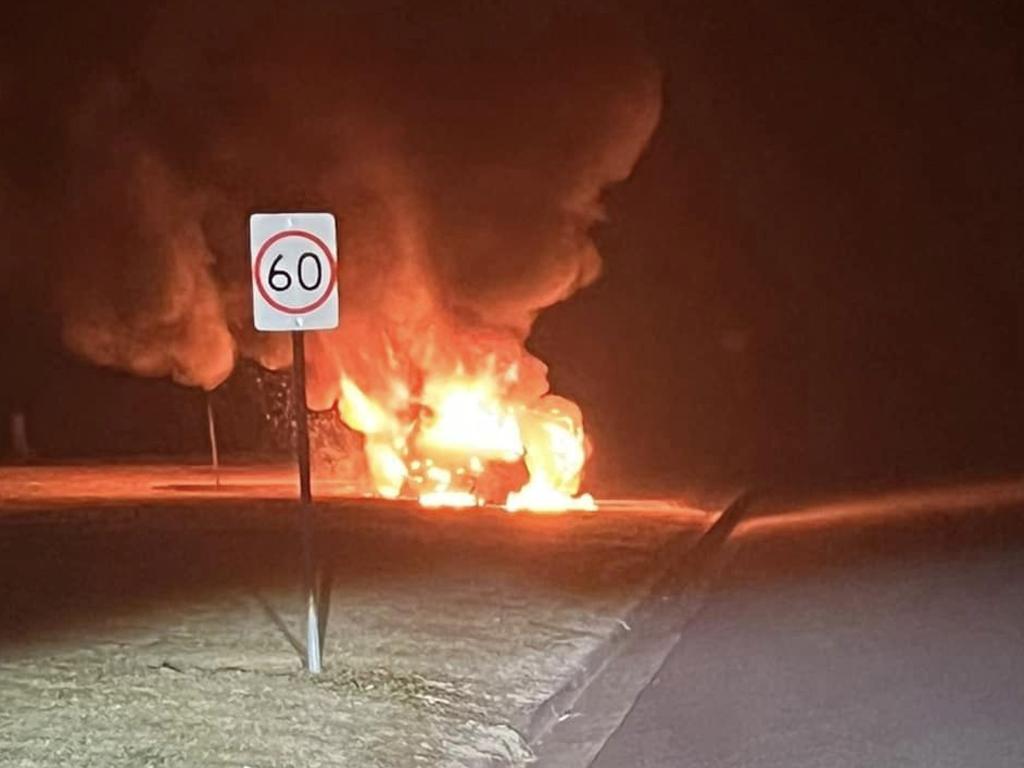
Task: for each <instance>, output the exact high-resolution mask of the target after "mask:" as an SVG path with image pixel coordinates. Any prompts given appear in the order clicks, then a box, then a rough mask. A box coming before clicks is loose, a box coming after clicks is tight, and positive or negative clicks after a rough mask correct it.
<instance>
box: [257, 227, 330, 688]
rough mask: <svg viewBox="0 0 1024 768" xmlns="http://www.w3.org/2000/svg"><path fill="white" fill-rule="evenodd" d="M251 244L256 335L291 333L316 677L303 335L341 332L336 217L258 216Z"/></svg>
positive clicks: (310, 666) (309, 664) (310, 649)
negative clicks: (330, 330)
mask: <svg viewBox="0 0 1024 768" xmlns="http://www.w3.org/2000/svg"><path fill="white" fill-rule="evenodd" d="M249 241H250V245H251V250H252V303H253V322H254V324H255V325H256V329H257V330H259V331H289V332H290V333H291V334H292V403H293V410H294V412H295V453H296V456H297V458H298V464H299V518H300V525H301V528H302V571H303V582H304V584H303V587H304V591H305V598H306V669H307V670H309V671H310V672H312V673H314V674H316V673H319V672H320V670H321V668H322V663H321V661H322V659H321V648H320V618H319V613H320V612H319V606H318V605H317V600H318V597H317V594H318V590H317V564H316V557H315V555H316V552H315V548H314V546H313V543H314V542H313V533H314V532H313V523H314V513H313V512H314V511H313V493H312V488H311V484H310V471H309V421H308V416H307V413H306V344H305V336H304V335H303V334H304V333H305V332H306V331H314V330H326V329H329V328H337V327H338V305H339V300H338V290H337V287H338V280H337V269H338V265H337V258H336V256H335V253H336V252H337V244H338V238H337V230H336V226H335V221H334V216H333V215H331V214H329V213H254V214H253V215H252V216H251V217H249Z"/></svg>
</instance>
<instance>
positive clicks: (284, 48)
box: [58, 2, 660, 408]
mask: <svg viewBox="0 0 1024 768" xmlns="http://www.w3.org/2000/svg"><path fill="white" fill-rule="evenodd" d="M533 5H534V4H530V8H529V9H526V7H525V6H523V5H522V4H517V3H500V2H499V3H486V4H484V3H455V4H449V5H448V7H447V9H446V10H445V11H439V10H438V9H437V8H436V7H435V4H432V3H431V4H423V3H419V4H416V3H408V4H405V3H389V4H373V5H370V6H367V7H365V8H359V7H352V6H350V5H345V4H343V3H327V2H324V3H302V4H289V3H267V2H258V3H247V4H244V5H239V4H238V3H226V2H222V3H217V2H214V3H204V4H196V3H181V4H178V3H168V4H161V5H160V7H159V8H158V9H157V10H154V11H152V12H150V13H147V14H142V17H141V18H137V19H136V20H135V21H134V23H135V24H136V26H137V27H138V28H137V29H129V30H125V35H126V36H129V35H134V38H133V39H134V40H135V41H136V42H135V43H133V44H131V45H125V46H122V47H121V48H119V49H117V52H116V53H115V54H110V55H109V56H102V55H100V56H97V57H94V58H93V59H92V61H93V66H91V68H90V69H89V70H88V71H86V72H85V73H83V74H82V75H81V77H80V79H79V81H78V82H77V83H76V86H75V88H73V89H71V95H70V97H69V99H68V105H69V107H68V109H69V115H68V120H67V126H66V139H67V142H68V153H67V156H68V158H69V168H68V183H67V190H66V193H67V197H68V206H69V209H70V214H69V215H70V216H71V218H72V221H73V229H74V242H75V245H74V248H73V249H70V250H69V249H67V248H65V249H62V251H63V252H62V255H61V258H62V259H63V260H64V261H65V263H64V265H63V268H62V270H61V273H62V274H63V275H64V279H63V285H62V289H61V291H60V294H59V297H58V301H59V307H60V311H61V321H62V327H63V334H64V338H65V340H66V343H67V344H68V346H69V347H70V348H71V349H73V350H75V351H76V352H78V353H80V354H82V355H84V356H86V357H87V358H89V359H91V360H94V361H95V362H97V363H100V364H102V365H109V366H116V367H119V368H124V369H128V370H131V371H134V372H136V373H140V374H144V375H153V376H162V375H170V376H173V377H174V378H175V379H176V380H178V381H180V382H182V383H186V384H193V385H197V386H202V387H206V388H212V387H215V386H216V385H217V384H219V383H220V382H221V381H223V380H224V379H225V378H226V377H227V376H228V375H229V374H230V372H231V369H232V366H233V364H234V360H235V359H236V355H238V354H242V355H245V356H249V357H252V358H254V359H256V360H258V361H260V362H261V363H262V364H264V365H266V366H268V367H281V366H283V365H287V364H288V363H289V357H290V350H289V347H288V344H287V339H286V337H285V338H282V336H280V335H275V334H257V333H255V332H254V331H253V330H251V303H250V296H249V279H248V243H247V242H246V237H247V229H246V223H247V215H248V214H249V213H250V212H254V211H274V210H328V211H332V212H334V213H335V214H336V215H337V217H338V223H339V251H340V258H341V273H340V286H341V292H342V324H341V327H340V328H339V329H338V330H337V331H333V332H325V333H320V334H316V335H315V338H313V339H311V342H310V352H309V356H310V361H309V362H310V372H309V373H310V382H311V387H310V405H311V406H313V407H316V408H324V407H329V406H330V405H331V404H332V403H333V402H334V401H336V399H337V398H338V394H339V386H340V384H339V382H340V372H341V371H343V370H344V371H345V372H346V373H348V374H349V375H351V376H353V377H354V378H355V379H356V380H357V381H370V382H372V381H373V380H374V375H375V370H376V369H378V368H380V367H381V366H390V367H392V368H393V367H395V366H407V367H409V368H410V372H409V376H410V377H415V369H417V368H421V367H423V366H425V365H429V364H430V362H431V361H430V359H428V358H432V357H436V356H438V355H444V354H445V349H446V347H447V346H449V345H450V344H452V343H455V340H456V339H457V340H458V343H459V344H460V345H462V346H463V347H465V346H466V345H469V346H470V347H472V346H473V345H480V346H481V348H484V347H486V348H487V349H488V350H490V351H492V352H496V353H497V354H498V356H499V357H503V356H504V357H508V358H522V364H523V367H524V370H525V371H526V373H527V375H525V376H524V379H523V381H524V383H523V385H522V386H524V387H528V388H533V389H535V390H536V393H535V394H536V395H537V396H539V395H540V394H543V392H544V391H545V390H546V376H545V371H544V369H543V365H542V364H540V363H539V361H535V360H533V359H532V358H527V357H526V356H525V352H524V351H523V347H522V342H523V341H524V340H525V338H526V336H527V334H528V333H529V329H530V325H531V323H532V321H533V318H534V317H535V316H536V314H537V312H538V311H540V310H541V309H543V308H544V307H546V306H549V305H550V304H552V303H554V302H557V301H560V300H562V299H564V298H565V297H567V296H569V295H570V294H571V293H572V292H573V291H575V290H576V289H578V288H579V287H581V286H583V285H586V284H587V283H589V282H591V281H592V280H594V279H595V278H596V277H597V275H598V273H599V271H600V259H599V256H598V254H597V252H596V250H595V247H594V244H593V242H592V240H591V238H590V236H589V234H588V231H589V229H590V228H591V226H592V225H593V224H594V223H595V222H596V221H597V220H598V219H600V217H601V215H602V211H601V204H600V196H601V192H602V190H603V189H604V188H605V187H606V186H607V185H609V184H611V183H613V182H616V181H619V180H622V179H624V178H626V177H627V176H628V175H629V173H630V171H631V169H632V167H633V165H634V164H635V162H636V160H637V158H638V156H639V154H640V153H641V151H642V150H643V148H644V146H645V144H646V142H647V141H648V139H649V137H650V135H651V133H652V132H653V130H654V127H655V125H656V122H657V119H658V113H659V108H660V84H659V78H658V73H657V71H656V69H655V67H654V66H653V64H652V63H651V61H650V60H649V58H648V57H647V55H646V54H645V52H644V50H643V45H642V44H641V41H640V40H639V39H638V36H637V35H635V34H633V33H632V32H631V31H630V30H629V28H628V25H626V24H625V23H624V19H623V17H622V16H621V14H619V13H618V12H616V11H614V10H613V9H610V8H604V7H602V6H600V5H598V6H594V5H593V4H589V5H587V7H586V8H585V9H584V7H583V6H582V5H579V6H577V5H574V4H569V3H559V4H554V5H551V6H549V7H547V8H546V9H538V8H535V7H533ZM371 386H372V384H371Z"/></svg>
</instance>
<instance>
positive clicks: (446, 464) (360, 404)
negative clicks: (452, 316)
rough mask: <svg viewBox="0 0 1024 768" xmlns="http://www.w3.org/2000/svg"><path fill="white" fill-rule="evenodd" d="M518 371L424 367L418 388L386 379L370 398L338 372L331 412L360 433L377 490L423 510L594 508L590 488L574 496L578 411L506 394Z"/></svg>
mask: <svg viewBox="0 0 1024 768" xmlns="http://www.w3.org/2000/svg"><path fill="white" fill-rule="evenodd" d="M518 373H519V372H518V366H516V365H514V364H513V365H508V366H505V367H504V368H502V367H500V366H498V365H497V364H496V363H495V360H494V359H493V358H488V359H487V360H486V361H485V364H484V365H483V366H482V367H481V368H480V369H479V370H477V371H475V372H472V373H471V372H468V371H467V370H466V369H465V368H464V367H463V366H462V365H461V364H456V365H455V366H454V367H453V369H452V370H451V371H450V372H449V373H447V374H442V373H440V372H432V373H425V374H424V375H423V376H422V379H421V381H420V383H419V386H417V387H415V390H416V391H415V392H414V391H413V389H414V388H412V387H409V386H407V385H406V384H405V383H404V382H403V381H401V380H397V379H396V380H392V381H389V382H386V383H385V386H383V387H380V388H379V391H380V393H381V394H379V395H378V396H377V397H371V396H370V395H368V394H367V393H366V392H365V391H364V390H363V389H361V388H360V387H359V386H358V385H357V384H356V383H355V382H354V381H353V380H351V379H349V378H347V377H346V378H344V379H343V380H342V383H341V400H340V402H339V405H338V410H339V413H340V414H341V417H342V419H343V420H344V421H345V423H346V424H348V426H350V427H351V428H352V429H355V430H357V431H359V432H361V433H362V434H363V436H364V439H365V443H364V450H365V454H366V461H367V466H368V469H369V474H370V478H371V480H372V482H373V485H374V488H375V489H376V491H377V493H379V494H380V495H381V496H385V497H387V498H396V497H398V496H411V497H414V498H416V499H417V500H418V501H419V502H420V504H422V505H423V506H426V507H473V506H479V505H481V504H485V503H500V502H504V504H505V507H506V509H508V510H509V511H517V510H534V511H543V512H561V511H564V510H570V509H596V504H595V503H594V500H593V498H592V497H591V496H590V495H589V494H584V495H582V496H579V495H577V494H578V493H579V486H580V479H581V476H582V473H583V466H584V464H585V462H586V459H587V456H588V453H589V447H588V444H587V440H586V436H585V434H584V432H583V423H582V416H581V414H580V410H579V408H578V407H577V406H576V405H575V403H572V402H571V401H569V400H566V399H565V398H562V397H557V396H555V395H544V396H541V397H539V398H535V399H533V400H532V402H531V401H529V400H528V399H527V398H525V397H523V396H521V395H516V394H513V393H514V392H515V391H516V387H515V385H516V383H517V378H518Z"/></svg>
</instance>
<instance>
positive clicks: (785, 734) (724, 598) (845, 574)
mask: <svg viewBox="0 0 1024 768" xmlns="http://www.w3.org/2000/svg"><path fill="white" fill-rule="evenodd" d="M1021 496H1022V494H1021V486H1020V484H1019V483H1004V484H991V485H989V486H981V487H977V488H973V489H971V488H968V489H941V488H940V489H936V490H933V491H930V492H928V493H905V494H902V495H900V494H896V495H889V496H887V497H879V498H875V499H867V500H866V501H865V500H859V501H858V500H851V501H847V502H840V503H831V504H821V505H809V506H807V507H806V508H804V509H802V510H800V509H797V510H796V511H793V512H790V513H787V514H779V515H775V516H766V517H764V518H762V519H755V520H753V521H751V522H750V523H748V524H745V525H742V526H741V527H739V528H738V529H737V530H735V531H734V533H733V535H732V536H731V537H730V541H729V544H728V548H729V551H728V552H727V556H728V557H729V558H730V559H729V563H728V565H727V566H726V567H725V569H724V571H723V572H722V574H721V575H720V577H719V578H718V580H717V583H716V584H715V586H714V587H713V588H712V590H711V592H710V593H709V594H708V595H707V597H706V599H705V601H704V604H703V607H702V609H701V610H700V611H699V612H698V613H697V614H696V615H695V616H694V617H693V618H692V619H691V620H690V621H689V622H688V623H687V624H686V626H685V628H684V629H683V631H682V632H681V634H680V637H679V641H678V642H677V643H676V645H675V647H674V649H673V650H672V651H671V653H670V654H669V655H668V657H667V659H665V662H664V665H663V667H662V668H661V670H660V671H659V672H658V674H657V675H656V676H655V678H654V679H653V681H652V682H651V683H650V685H648V686H647V687H646V688H645V689H644V690H643V692H642V693H641V694H640V696H639V698H638V699H637V700H636V701H635V704H634V705H633V706H632V708H631V710H630V711H629V713H628V715H627V716H626V718H625V720H624V721H623V722H622V724H621V726H620V727H619V728H618V729H617V730H616V731H615V732H614V733H612V734H611V736H610V738H608V739H607V741H606V743H604V744H603V747H602V748H601V749H600V751H599V753H598V755H597V758H596V760H594V761H593V763H592V765H593V766H594V768H669V767H672V768H675V767H677V766H678V767H680V768H757V767H761V766H763V767H764V768H811V767H812V766H813V767H814V768H847V767H849V768H854V767H857V768H864V767H871V766H878V767H879V768H901V767H905V768H947V767H948V768H1019V766H1022V765H1024V503H1021Z"/></svg>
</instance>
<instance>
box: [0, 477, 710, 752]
mask: <svg viewBox="0 0 1024 768" xmlns="http://www.w3.org/2000/svg"><path fill="white" fill-rule="evenodd" d="M133 472H135V474H133V475H131V478H130V479H129V480H126V481H125V482H126V483H128V484H129V485H131V487H133V488H136V490H137V491H138V492H136V493H134V494H121V498H120V501H119V502H118V503H116V504H112V503H110V498H111V494H115V495H116V492H117V486H118V483H113V484H111V483H108V484H107V485H103V483H102V482H101V480H102V478H97V477H92V478H91V480H89V481H88V482H85V485H84V486H82V487H85V488H87V489H91V490H89V491H88V494H89V495H90V498H88V499H87V498H85V497H84V496H82V495H81V493H80V495H79V496H77V497H76V496H75V493H73V492H71V491H68V490H67V489H66V488H65V492H63V495H62V494H61V493H58V492H57V491H55V490H54V489H55V488H58V486H59V483H54V482H47V480H46V478H45V477H43V478H40V477H39V476H36V479H35V480H26V477H25V476H21V477H19V478H17V479H14V478H12V476H11V475H7V476H6V477H5V478H0V492H2V493H3V496H4V497H3V501H2V502H0V508H2V509H3V510H6V512H7V514H5V515H0V610H2V613H0V765H2V766H5V767H6V766H71V765H74V766H104V767H106V766H253V767H254V768H255V766H261V767H264V766H265V767H267V768H271V767H273V768H278V767H281V766H368V767H369V766H389V767H390V766H419V765H426V766H466V765H478V764H483V763H484V762H486V761H487V760H493V762H494V764H498V765H512V766H518V765H524V764H526V763H527V762H528V761H529V759H530V749H529V745H528V744H527V743H526V741H525V739H524V737H523V736H522V733H523V731H524V730H525V726H526V723H527V722H528V721H529V719H530V717H531V715H532V714H533V713H534V712H535V710H536V709H537V707H538V706H540V705H541V704H542V703H543V702H544V701H545V700H546V699H547V698H548V697H550V696H551V695H552V694H553V693H554V692H555V691H557V690H558V689H559V688H560V687H561V686H562V685H563V684H564V683H565V682H566V681H567V679H568V678H569V677H570V676H571V675H572V674H573V673H574V672H575V671H576V670H578V669H579V667H580V665H581V664H582V663H583V661H584V659H585V658H586V657H587V655H588V654H589V653H590V652H592V651H593V650H594V649H595V648H596V647H597V646H598V645H599V644H601V643H602V642H604V641H606V640H607V638H609V637H610V636H611V635H612V634H613V633H615V632H621V631H624V627H623V626H622V624H621V617H622V616H623V615H625V613H626V612H627V611H628V609H629V608H630V607H631V606H632V605H634V604H635V603H636V602H637V601H638V600H639V599H641V598H642V597H643V595H644V594H645V593H646V590H647V589H648V588H649V586H650V585H651V583H652V582H653V581H654V580H655V579H656V578H657V577H658V576H659V575H660V574H661V573H662V572H663V571H664V569H665V568H666V567H667V565H668V563H667V558H668V555H667V551H666V547H667V545H668V544H669V542H670V541H672V542H674V543H678V541H679V537H694V538H695V537H696V536H698V535H699V533H700V532H701V531H702V530H703V529H704V528H705V527H706V526H707V525H708V524H709V522H710V520H711V517H712V515H710V514H708V513H705V512H700V511H698V510H696V509H693V508H692V507H690V506H688V505H686V504H684V503H682V502H678V501H671V500H650V501H647V502H630V503H625V502H619V503H610V504H606V505H605V509H604V510H603V511H601V512H598V513H596V514H570V515H563V516H545V515H524V514H515V515H512V514H508V513H506V512H504V511H501V510H495V509H481V510H473V511H454V510H451V511H444V510H432V511H425V510H419V509H416V508H411V507H408V506H405V505H400V504H397V505H392V504H381V503H362V502H359V503H357V502H351V501H343V500H339V499H332V500H328V501H325V502H322V503H321V504H320V505H319V507H318V510H319V511H318V519H317V529H318V534H317V542H318V550H319V557H320V561H321V563H322V564H323V571H324V573H325V574H326V575H327V578H326V581H327V582H328V583H329V584H330V585H331V589H330V597H329V600H328V601H327V606H328V608H329V614H328V625H327V632H326V642H325V649H324V654H325V671H324V673H323V674H322V675H320V676H318V677H313V676H309V675H307V674H305V673H304V672H302V669H301V655H300V653H299V650H300V648H299V647H297V646H300V645H301V644H300V643H299V639H301V633H300V632H299V627H300V624H301V619H302V615H301V610H300V609H301V607H302V590H301V568H300V546H299V543H300V542H299V537H298V534H297V531H296V526H295V510H294V507H293V506H292V505H291V503H290V502H288V501H285V500H283V499H281V498H274V497H275V496H283V495H286V494H279V493H277V492H276V491H271V492H264V491H266V488H264V487H263V484H265V481H266V478H263V479H261V480H259V482H256V481H253V483H252V484H251V485H250V487H249V488H248V489H245V488H242V487H241V486H242V485H244V483H243V482H242V481H243V480H244V478H243V477H242V475H239V476H238V477H236V478H235V480H236V481H237V485H238V486H239V487H238V488H235V489H234V491H232V492H227V493H225V492H223V491H222V492H221V495H219V496H218V495H216V494H206V493H203V492H201V485H202V482H201V479H200V480H197V479H196V478H194V477H191V476H189V475H188V474H187V473H185V474H184V475H182V476H180V477H175V478H173V482H169V481H166V478H162V479H159V482H158V481H157V479H154V478H153V477H152V476H147V475H146V474H145V471H144V470H141V469H137V470H133ZM30 474H31V473H30ZM26 482H36V483H39V485H38V486H37V488H38V489H42V490H37V491H35V493H36V494H37V495H39V494H42V495H44V496H45V495H47V494H48V495H49V496H50V500H49V501H43V500H41V499H39V498H36V499H34V500H32V502H31V503H30V502H29V501H26V500H25V498H24V497H25V495H26V492H25V491H24V488H25V483H26ZM147 483H148V485H149V486H150V487H156V486H159V487H160V488H161V489H162V490H160V491H159V492H156V493H153V494H148V493H145V492H143V491H141V490H138V489H144V488H145V487H146V485H147ZM100 486H103V487H102V488H100V489H99V490H97V488H99V487H100ZM172 486H173V487H174V488H177V490H178V493H179V494H180V495H179V496H177V497H176V496H175V495H174V493H173V492H172V491H173V490H174V488H172ZM47 489H48V490H47ZM58 497H59V499H58V501H53V499H56V498H58Z"/></svg>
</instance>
